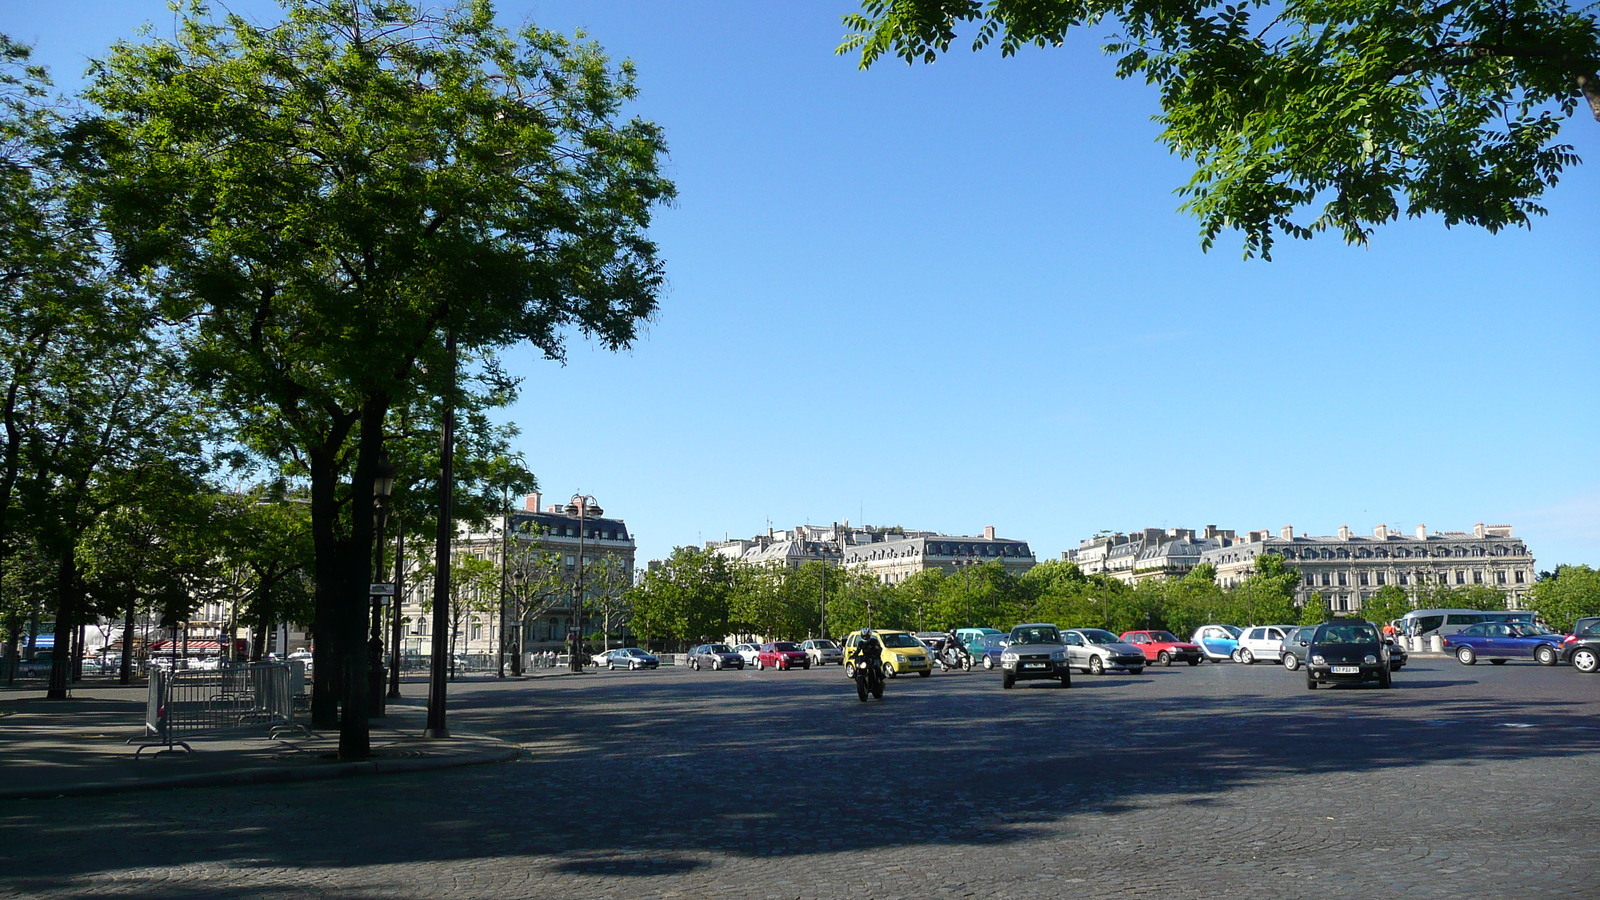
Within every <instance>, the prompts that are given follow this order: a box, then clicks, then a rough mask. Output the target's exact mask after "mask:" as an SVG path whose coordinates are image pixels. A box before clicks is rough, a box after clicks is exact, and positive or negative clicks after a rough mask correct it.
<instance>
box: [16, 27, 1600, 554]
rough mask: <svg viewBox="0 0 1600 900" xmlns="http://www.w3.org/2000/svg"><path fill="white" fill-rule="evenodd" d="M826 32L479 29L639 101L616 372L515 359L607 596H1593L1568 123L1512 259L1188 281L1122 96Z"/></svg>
mask: <svg viewBox="0 0 1600 900" xmlns="http://www.w3.org/2000/svg"><path fill="white" fill-rule="evenodd" d="M853 2H854V0H806V2H793V3H782V4H779V3H750V2H747V0H724V2H691V0H672V2H631V3H630V2H603V0H582V2H537V3H534V2H509V0H501V2H500V3H499V7H498V8H499V9H500V11H501V14H502V16H503V18H504V19H505V20H506V21H507V22H508V23H512V24H515V23H518V22H520V21H522V20H523V19H525V18H531V19H533V20H534V21H535V22H537V23H538V24H539V25H541V26H543V27H546V28H551V29H556V30H561V31H565V32H570V31H572V30H573V29H575V28H580V27H581V28H585V29H586V30H588V31H589V33H590V34H591V36H592V37H594V38H595V39H597V40H599V41H600V42H601V43H602V44H603V45H605V46H606V48H607V49H608V50H609V51H611V53H612V54H613V55H614V56H616V57H619V58H620V57H627V58H630V59H632V60H634V61H635V62H636V63H637V64H638V68H639V81H640V85H641V87H642V96H641V98H640V100H639V102H638V104H637V105H636V107H635V110H634V111H635V112H636V113H637V114H639V115H642V116H644V117H646V118H650V119H653V120H655V121H656V122H658V123H660V124H661V125H662V126H663V127H664V128H665V129H666V134H667V136H668V139H669V141H670V144H671V148H672V156H671V161H670V167H669V169H670V172H671V174H672V176H673V177H674V178H675V179H676V181H677V184H678V188H679V192H680V200H679V202H678V203H677V204H676V206H675V207H673V208H670V209H665V210H662V211H661V212H660V214H659V216H658V219H657V225H656V227H655V229H654V233H655V236H656V238H657V239H658V240H659V242H660V245H661V249H662V253H663V255H664V257H665V259H666V263H667V272H668V275H669V278H670V289H669V291H668V293H667V294H666V296H665V297H664V298H663V301H662V304H661V312H660V316H659V318H658V320H657V321H656V322H655V323H654V324H653V325H652V326H651V328H650V329H649V333H648V335H647V337H646V338H645V339H644V340H643V341H641V342H640V343H639V344H638V346H637V347H636V348H635V349H634V350H633V351H632V352H630V353H624V354H619V355H612V354H608V353H604V352H601V351H598V350H595V349H593V348H591V347H584V346H581V345H575V346H574V348H573V352H572V354H571V359H570V361H569V364H568V365H566V366H565V367H560V366H556V365H552V364H548V363H543V362H540V361H538V360H536V359H534V358H533V357H532V355H531V354H529V353H527V352H525V351H519V352H518V353H517V354H515V355H514V360H515V362H514V365H515V368H516V369H517V370H518V371H520V372H522V373H523V374H525V375H526V379H527V380H526V382H525V390H524V396H523V399H522V401H521V402H520V403H519V404H518V405H517V407H516V408H515V409H514V410H513V411H512V413H511V418H512V419H514V420H515V421H516V422H517V423H518V424H519V425H520V426H521V428H522V430H523V435H522V438H521V442H520V449H521V450H522V451H523V452H524V454H525V456H526V458H527V459H528V461H529V462H530V464H531V465H532V467H533V468H534V469H535V471H537V472H538V474H539V476H540V479H541V480H542V482H543V485H544V488H545V492H546V496H547V497H560V498H565V497H566V496H568V495H570V494H571V493H572V492H573V491H574V490H577V489H582V490H583V491H585V492H587V493H592V494H595V495H596V496H597V497H598V499H599V500H600V501H601V503H602V504H603V505H604V506H605V508H606V510H607V511H608V512H609V513H612V514H615V515H618V516H621V517H623V518H625V519H627V520H628V522H629V525H630V526H631V527H632V529H633V530H634V532H635V534H636V536H637V538H638V541H639V549H640V559H641V562H642V561H643V560H644V559H648V558H652V557H660V556H663V555H665V554H666V553H667V552H669V551H670V549H671V548H672V547H673V546H675V545H679V544H693V543H697V542H700V541H704V540H710V539H713V538H716V539H720V538H721V537H722V536H723V535H724V533H727V534H730V535H733V536H740V535H749V534H752V533H755V532H757V531H762V530H764V529H765V528H766V527H767V524H768V520H769V519H770V521H771V523H772V524H773V525H774V526H775V527H778V528H783V527H788V526H791V525H794V524H797V523H802V522H815V523H826V522H832V521H834V520H838V519H849V520H851V521H852V522H866V523H872V524H898V525H904V526H907V527H913V528H926V529H938V530H942V531H946V532H949V533H954V534H971V533H978V532H980V531H981V529H982V528H983V526H985V525H994V526H996V527H997V528H998V529H999V532H1000V533H1001V534H1002V535H1004V536H1007V537H1015V538H1022V539H1026V540H1028V541H1029V542H1031V544H1032V546H1033V548H1034V550H1035V552H1037V553H1038V554H1039V557H1040V558H1041V559H1045V558H1050V557H1055V556H1057V555H1058V554H1059V552H1060V551H1061V550H1063V549H1066V548H1068V547H1072V546H1076V544H1077V542H1078V541H1079V540H1080V539H1081V538H1083V537H1086V536H1088V535H1090V534H1092V533H1093V532H1095V531H1097V530H1099V529H1102V528H1110V529H1116V530H1126V529H1130V528H1142V527H1145V526H1168V527H1174V526H1183V527H1195V528H1198V527H1201V526H1204V525H1206V524H1217V525H1219V526H1222V527H1224V528H1236V529H1239V530H1241V531H1243V530H1248V529H1256V528H1270V529H1272V530H1274V531H1276V530H1277V529H1278V528H1279V527H1281V526H1283V525H1293V526H1295V528H1296V529H1298V530H1308V531H1310V532H1311V533H1313V534H1329V533H1332V532H1334V531H1335V530H1336V529H1337V528H1338V527H1339V526H1340V525H1349V526H1350V527H1351V528H1353V529H1355V530H1357V531H1358V532H1361V533H1370V529H1371V528H1372V526H1374V525H1376V524H1378V523H1380V522H1381V523H1387V524H1389V525H1391V526H1395V527H1399V528H1402V529H1405V530H1406V531H1408V532H1409V531H1410V530H1412V529H1414V528H1415V527H1416V525H1417V524H1418V523H1426V524H1427V525H1428V526H1429V528H1430V529H1441V530H1469V529H1471V527H1472V525H1473V523H1475V522H1487V523H1491V524H1494V523H1510V524H1512V525H1514V526H1516V528H1517V534H1518V535H1521V536H1524V537H1526V538H1527V539H1528V541H1529V544H1530V545H1531V547H1532V549H1533V552H1534V555H1535V556H1536V557H1537V559H1538V563H1539V567H1540V568H1550V567H1553V566H1554V565H1555V564H1556V563H1589V564H1591V565H1592V564H1600V466H1597V464H1596V460H1597V456H1600V454H1597V452H1596V447H1597V444H1600V427H1597V416H1600V390H1597V388H1600V355H1597V353H1596V349H1597V342H1600V303H1597V300H1600V290H1597V286H1596V277H1595V271H1596V270H1595V261H1596V259H1597V258H1600V257H1597V254H1596V251H1595V235H1596V233H1597V226H1600V123H1596V122H1594V121H1593V120H1591V119H1588V118H1583V117H1580V118H1578V119H1574V120H1572V121H1571V122H1570V123H1569V124H1568V126H1567V129H1566V131H1565V132H1564V137H1565V139H1566V140H1567V141H1569V142H1570V143H1572V144H1574V145H1575V146H1576V148H1577V150H1578V153H1579V154H1580V155H1581V156H1583V157H1584V158H1585V159H1587V160H1589V164H1588V165H1585V166H1580V167H1578V168H1577V169H1574V170H1572V171H1570V172H1569V173H1568V174H1567V175H1566V176H1565V180H1564V182H1563V183H1562V184H1561V185H1560V186H1559V187H1558V188H1557V189H1556V190H1555V191H1554V192H1553V193H1552V194H1551V195H1550V196H1549V197H1548V198H1547V204H1546V205H1547V206H1548V207H1549V209H1550V215H1549V216H1547V217H1545V218H1543V219H1540V220H1539V221H1537V222H1536V223H1535V225H1534V227H1533V229H1532V230H1531V231H1516V232H1512V233H1505V234H1501V235H1497V236H1491V235H1488V234H1486V233H1483V232H1481V231H1477V230H1473V229H1464V228H1463V229H1456V230H1447V229H1446V228H1445V227H1444V226H1443V224H1442V223H1441V222H1439V221H1436V220H1421V221H1407V222H1402V223H1399V224H1396V225H1391V226H1388V227H1385V228H1383V229H1380V230H1379V231H1378V233H1377V235H1376V239H1375V240H1374V242H1373V244H1372V246H1371V247H1369V248H1365V249H1361V248H1352V247H1347V246H1345V245H1343V244H1342V243H1340V242H1339V241H1338V240H1337V238H1329V237H1324V238H1322V239H1319V240H1316V241H1313V242H1310V243H1301V242H1293V241H1286V242H1284V243H1281V244H1280V245H1279V247H1278V249H1277V252H1276V254H1275V255H1276V260H1275V261H1274V262H1271V263H1264V262H1260V261H1244V260H1241V258H1240V254H1239V253H1238V246H1239V245H1238V244H1237V242H1235V241H1234V240H1233V238H1232V237H1224V238H1223V239H1222V242H1221V243H1220V245H1219V247H1218V249H1216V250H1214V251H1212V252H1211V253H1210V254H1209V255H1208V254H1202V253H1201V252H1200V250H1199V247H1198V242H1197V236H1196V225H1195V222H1194V221H1193V220H1192V219H1189V218H1187V217H1185V216H1182V215H1180V214H1178V213H1177V212H1176V211H1175V208H1176V206H1177V205H1178V203H1179V200H1178V198H1177V197H1176V196H1175V195H1174V194H1173V189H1174V188H1177V187H1178V186H1180V185H1182V184H1183V183H1184V182H1185V181H1186V180H1187V178H1188V176H1189V170H1188V169H1187V167H1186V166H1185V164H1184V163H1183V161H1182V160H1179V159H1176V158H1174V157H1172V156H1170V155H1168V153H1167V152H1166V151H1165V150H1164V149H1163V148H1162V147H1160V146H1159V145H1158V144H1156V142H1155V137H1156V132H1157V129H1156V126H1155V125H1154V124H1153V123H1151V122H1150V120H1149V117H1150V115H1151V114H1152V113H1153V112H1154V110H1155V97H1154V93H1153V91H1152V90H1151V89H1149V88H1147V87H1145V86H1144V85H1143V84H1140V83H1127V82H1119V81H1116V80H1114V79H1113V78H1112V76H1111V74H1110V65H1109V63H1108V61H1107V59H1106V58H1105V57H1104V56H1102V55H1100V53H1099V52H1098V51H1097V50H1096V49H1095V46H1094V43H1093V42H1080V43H1078V44H1075V45H1074V46H1071V47H1068V48H1064V49H1060V50H1050V51H1032V52H1028V53H1025V54H1023V55H1022V57H1021V58H1018V59H1010V60H1003V59H1001V58H1000V57H999V56H998V54H996V53H983V54H972V53H969V52H966V51H965V50H964V49H963V50H961V51H960V52H955V53H952V54H951V55H950V56H948V57H947V58H945V59H943V60H941V61H940V62H939V63H938V64H936V65H934V66H931V67H930V66H918V67H915V68H907V67H906V66H904V65H901V64H898V63H888V64H880V67H878V68H875V69H874V70H872V71H870V72H866V73H862V72H858V71H857V70H856V68H855V65H854V63H853V62H852V61H851V60H850V59H847V58H841V57H836V56H834V55H833V48H834V47H835V46H836V45H837V44H838V42H839V39H840V37H841V35H842V28H841V26H840V24H839V16H840V14H841V13H844V12H848V11H851V9H852V8H853ZM220 5H221V4H218V6H220ZM229 5H230V7H231V8H233V9H235V10H237V11H240V12H242V13H246V14H250V15H254V16H257V17H261V16H271V15H272V10H273V9H274V8H275V7H273V5H272V4H271V3H270V2H263V0H248V2H246V0H237V2H234V3H231V4H229ZM164 6H165V5H164V3H163V2H159V0H120V2H113V0H61V2H55V3H49V4H45V3H26V4H25V3H10V4H5V5H4V6H3V7H0V31H4V32H7V33H9V34H11V35H12V36H13V37H16V38H19V39H21V40H24V41H26V42H30V43H33V44H36V45H37V48H38V58H39V59H40V60H41V61H43V62H45V63H46V64H48V65H50V67H51V68H52V70H53V72H54V73H55V75H56V78H57V81H58V83H59V84H60V85H61V86H63V87H73V86H75V85H77V84H78V81H79V76H80V73H81V71H82V69H83V66H84V61H85V60H86V59H87V58H88V57H90V56H93V55H97V54H99V53H101V52H103V50H104V48H105V47H106V46H108V45H109V43H110V42H111V41H112V40H114V39H115V38H118V37H129V36H131V35H133V33H134V28H135V27H136V26H137V25H138V24H139V23H141V22H144V21H150V22H152V23H154V24H155V25H156V26H157V28H158V30H159V29H160V26H161V25H162V24H163V23H165V25H166V31H167V33H170V30H171V14H170V13H168V12H167V11H166V10H165V8H164ZM1097 36H1098V33H1096V34H1094V35H1090V37H1097Z"/></svg>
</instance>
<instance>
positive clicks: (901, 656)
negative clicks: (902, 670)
mask: <svg viewBox="0 0 1600 900" xmlns="http://www.w3.org/2000/svg"><path fill="white" fill-rule="evenodd" d="M894 661H895V662H905V661H906V658H905V655H904V654H900V653H896V654H895V655H894Z"/></svg>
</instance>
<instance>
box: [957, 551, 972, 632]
mask: <svg viewBox="0 0 1600 900" xmlns="http://www.w3.org/2000/svg"><path fill="white" fill-rule="evenodd" d="M951 565H954V566H955V567H956V568H958V569H960V570H961V594H962V596H964V597H965V598H966V600H967V627H968V628H971V627H972V567H973V566H975V565H978V560H977V559H976V558H973V557H968V558H967V559H957V560H955V561H954V562H953V563H951Z"/></svg>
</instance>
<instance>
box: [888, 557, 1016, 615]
mask: <svg viewBox="0 0 1600 900" xmlns="http://www.w3.org/2000/svg"><path fill="white" fill-rule="evenodd" d="M1020 596H1021V590H1020V588H1019V585H1018V582H1017V576H1015V575H1012V574H1011V573H1010V572H1008V571H1006V569H1005V566H1003V565H1001V564H1000V562H999V561H998V560H991V561H989V562H985V563H983V564H981V565H976V566H965V567H963V568H962V569H961V571H959V572H956V573H954V574H951V575H948V576H946V577H945V578H944V580H943V581H941V582H940V583H939V593H938V595H937V596H936V597H935V599H934V606H933V609H932V615H931V621H932V622H933V623H934V624H935V626H936V627H938V628H940V629H946V628H968V627H979V626H988V627H993V628H1001V629H1009V628H1010V627H1011V626H1012V625H1014V624H1016V620H1017V614H1018V608H1019V606H1020V603H1019V602H1018V601H1019V598H1020ZM909 624H912V625H915V624H916V623H914V622H913V623H909Z"/></svg>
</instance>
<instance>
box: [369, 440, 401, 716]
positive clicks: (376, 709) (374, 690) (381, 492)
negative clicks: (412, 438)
mask: <svg viewBox="0 0 1600 900" xmlns="http://www.w3.org/2000/svg"><path fill="white" fill-rule="evenodd" d="M393 494H394V464H393V463H391V462H389V455H388V454H387V453H385V454H384V455H383V456H382V457H381V458H380V459H379V460H378V477H377V478H376V479H375V480H374V481H373V483H372V495H373V497H374V498H375V499H376V500H377V501H378V527H377V531H378V534H377V540H375V541H373V543H374V544H375V545H376V551H375V552H376V554H377V559H375V560H374V561H373V564H372V577H373V579H374V580H381V579H382V578H383V575H384V571H383V569H384V566H383V550H384V536H383V531H384V528H385V527H386V526H387V525H388V524H389V497H390V496H391V495H393ZM390 589H391V590H393V585H390ZM394 602H395V598H394V596H393V594H391V595H390V597H389V603H390V605H391V606H392V605H393V604H394ZM367 656H368V661H369V667H368V671H367V688H368V691H367V702H368V704H369V706H368V710H367V714H368V715H369V716H371V717H373V718H377V717H381V716H383V715H385V714H386V713H387V710H386V709H385V708H384V706H385V705H384V698H385V695H384V690H383V676H384V671H383V597H382V595H380V594H376V593H375V594H373V595H372V629H371V635H370V636H369V637H368V638H367Z"/></svg>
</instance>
